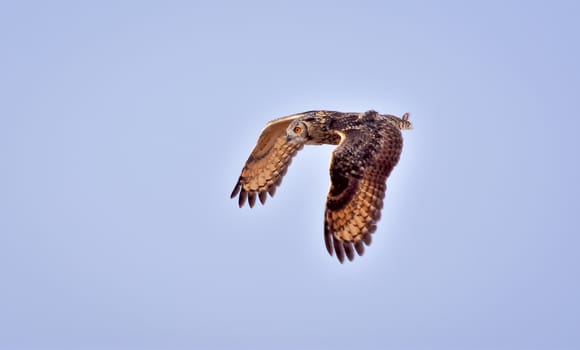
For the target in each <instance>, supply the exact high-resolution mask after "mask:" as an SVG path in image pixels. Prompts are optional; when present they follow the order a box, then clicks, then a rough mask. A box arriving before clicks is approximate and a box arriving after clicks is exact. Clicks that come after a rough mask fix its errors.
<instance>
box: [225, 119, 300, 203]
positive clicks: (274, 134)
mask: <svg viewBox="0 0 580 350" xmlns="http://www.w3.org/2000/svg"><path fill="white" fill-rule="evenodd" d="M302 115H303V114H294V115H290V116H287V117H283V118H279V119H275V120H272V121H271V122H269V123H268V124H266V127H265V128H264V130H262V133H261V134H260V137H259V138H258V142H257V143H256V146H255V147H254V149H253V150H252V153H251V154H250V156H249V158H248V160H247V161H246V164H245V165H244V168H243V169H242V173H241V175H240V177H239V179H238V182H237V183H236V185H235V186H234V190H233V191H232V194H231V198H234V197H236V196H237V195H238V194H239V199H238V204H239V206H240V208H241V207H242V206H244V204H245V203H246V200H247V202H248V204H249V206H250V208H251V207H253V206H254V204H255V203H256V196H257V197H258V198H259V200H260V203H262V204H264V203H265V202H266V199H267V195H268V194H269V195H270V197H273V196H274V193H275V192H276V187H277V186H279V185H280V183H281V182H282V177H284V175H285V174H286V171H287V170H288V166H289V165H290V163H291V162H292V157H294V155H296V153H297V152H298V151H299V150H300V149H302V145H298V144H294V143H288V142H286V128H287V127H288V125H290V123H291V122H292V121H293V120H294V119H297V118H300V117H301V116H302Z"/></svg>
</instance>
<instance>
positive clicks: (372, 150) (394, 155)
mask: <svg viewBox="0 0 580 350" xmlns="http://www.w3.org/2000/svg"><path fill="white" fill-rule="evenodd" d="M339 133H340V134H341V143H340V144H339V145H338V147H336V149H335V150H334V151H333V153H332V157H331V164H330V178H331V186H330V190H329V192H328V197H327V202H326V212H325V225H324V238H325V243H326V248H327V250H328V252H329V253H330V255H333V252H334V253H336V256H337V258H338V260H339V261H340V262H341V263H342V262H343V261H344V257H345V255H346V257H347V258H348V259H349V260H352V259H353V258H354V252H353V245H354V251H356V253H357V254H358V255H363V254H364V250H365V249H364V245H363V243H364V244H365V245H367V246H368V245H370V243H371V240H372V239H371V234H372V233H373V232H374V231H375V230H376V224H377V221H378V220H379V219H380V215H381V209H382V207H383V198H384V196H385V191H386V189H387V185H386V180H387V177H388V176H389V174H390V173H391V170H392V169H393V168H394V167H395V165H396V164H397V162H398V160H399V156H400V154H401V150H402V147H403V139H402V136H401V132H400V130H399V129H398V128H396V127H395V126H393V125H392V124H390V123H387V122H385V123H380V124H379V125H378V126H377V127H373V128H370V127H369V128H366V129H365V128H361V129H354V130H346V131H343V132H339Z"/></svg>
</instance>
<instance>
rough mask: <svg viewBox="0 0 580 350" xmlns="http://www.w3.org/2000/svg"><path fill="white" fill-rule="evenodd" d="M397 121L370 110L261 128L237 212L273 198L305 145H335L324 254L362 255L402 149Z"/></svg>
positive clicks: (401, 125) (313, 115) (239, 187)
mask: <svg viewBox="0 0 580 350" xmlns="http://www.w3.org/2000/svg"><path fill="white" fill-rule="evenodd" d="M408 119H409V114H408V113H405V114H404V115H403V116H402V117H401V118H398V117H396V116H393V115H388V114H379V113H377V112H375V111H372V110H370V111H367V112H364V113H342V112H336V111H308V112H304V113H298V114H293V115H290V116H286V117H282V118H279V119H275V120H272V121H270V122H269V123H268V124H266V127H265V128H264V130H262V133H261V134H260V137H259V138H258V143H257V144H256V146H255V147H254V150H253V151H252V153H251V154H250V157H249V158H248V160H247V161H246V164H245V166H244V168H243V169H242V173H241V175H240V177H239V179H238V182H237V183H236V185H235V187H234V190H233V191H232V194H231V198H234V197H236V196H238V204H239V206H240V208H241V207H242V206H244V204H245V203H246V202H247V203H248V204H249V206H250V207H253V206H254V204H255V203H256V198H258V199H259V201H260V202H261V203H262V204H264V203H265V202H266V199H267V197H268V195H270V196H271V197H272V196H274V193H275V191H276V188H277V187H278V186H279V185H280V183H281V182H282V177H283V176H284V175H285V174H286V171H287V169H288V166H289V165H290V163H291V161H292V157H294V155H295V154H296V153H297V152H298V151H299V150H301V149H302V147H303V146H304V145H321V144H329V145H336V146H337V147H336V148H335V149H334V150H333V152H332V156H331V159H330V189H329V191H328V196H327V199H326V209H325V213H324V241H325V244H326V249H327V250H328V253H329V254H330V255H331V256H332V255H333V254H336V257H337V258H338V260H339V261H340V262H341V263H343V262H344V259H345V257H346V258H348V260H350V261H352V260H353V259H354V257H355V252H356V254H358V255H359V256H362V255H363V253H364V251H365V246H369V245H370V244H371V240H372V238H371V237H372V236H371V235H372V234H373V233H374V232H375V230H376V228H377V226H376V225H377V222H378V221H379V219H380V217H381V209H382V207H383V198H384V196H385V191H386V189H387V185H386V180H387V177H388V176H389V174H390V173H391V171H392V170H393V168H394V167H395V165H396V164H397V162H398V161H399V156H400V155H401V151H402V149H403V137H402V135H401V130H404V129H412V125H411V123H410V122H409V120H408Z"/></svg>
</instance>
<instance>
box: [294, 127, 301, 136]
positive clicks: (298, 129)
mask: <svg viewBox="0 0 580 350" xmlns="http://www.w3.org/2000/svg"><path fill="white" fill-rule="evenodd" d="M301 131H302V128H301V127H299V126H295V127H294V132H295V133H296V134H300V132H301Z"/></svg>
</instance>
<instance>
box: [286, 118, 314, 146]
mask: <svg viewBox="0 0 580 350" xmlns="http://www.w3.org/2000/svg"><path fill="white" fill-rule="evenodd" d="M308 126H309V125H308V123H307V122H306V121H304V120H302V119H296V120H294V121H293V122H292V123H290V125H289V126H288V128H287V129H286V141H287V142H292V143H297V144H304V143H307V142H308V141H309V140H310V139H311V136H310V135H309V133H308Z"/></svg>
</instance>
